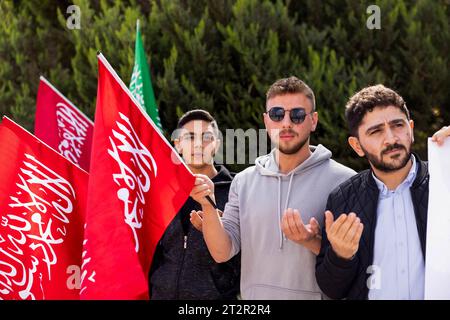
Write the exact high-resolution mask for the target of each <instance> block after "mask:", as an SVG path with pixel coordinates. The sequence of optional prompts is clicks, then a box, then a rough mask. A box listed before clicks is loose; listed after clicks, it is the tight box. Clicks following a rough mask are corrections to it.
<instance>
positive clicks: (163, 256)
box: [149, 166, 240, 300]
mask: <svg viewBox="0 0 450 320" xmlns="http://www.w3.org/2000/svg"><path fill="white" fill-rule="evenodd" d="M216 169H217V171H218V174H217V175H216V176H215V177H214V178H213V179H212V181H213V182H214V189H215V191H214V194H215V198H216V204H217V207H218V208H219V209H220V210H222V211H223V210H224V207H225V204H226V203H227V201H228V192H229V189H230V185H231V181H232V179H233V175H232V174H231V173H230V172H229V171H228V170H227V169H226V168H225V167H224V166H216ZM192 210H201V206H200V205H199V204H198V203H197V202H196V201H194V200H193V199H192V198H191V197H189V198H188V200H187V201H186V203H185V204H184V205H183V207H182V208H181V209H180V211H179V212H178V214H177V215H176V216H175V218H174V219H173V220H172V222H171V223H170V224H169V226H168V227H167V229H166V231H165V233H164V235H163V236H162V238H161V241H160V242H159V244H158V246H157V248H156V252H155V255H154V258H153V263H152V267H151V271H150V277H149V282H150V283H149V290H150V297H151V299H163V300H172V299H177V300H178V299H179V300H187V299H198V300H209V299H211V300H218V299H219V300H223V299H236V296H237V294H238V293H239V284H240V282H239V281H240V255H237V256H235V257H233V258H232V259H231V260H230V261H228V262H226V263H220V264H219V263H216V262H215V261H214V259H213V258H212V257H211V255H210V254H209V251H208V248H207V246H206V243H205V241H204V240H203V234H202V233H201V232H199V231H198V230H197V229H195V228H194V226H193V225H192V224H191V223H190V220H189V216H190V213H191V211H192Z"/></svg>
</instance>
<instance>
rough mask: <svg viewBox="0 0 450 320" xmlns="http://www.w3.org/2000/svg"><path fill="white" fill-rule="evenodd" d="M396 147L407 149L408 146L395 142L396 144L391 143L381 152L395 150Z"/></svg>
mask: <svg viewBox="0 0 450 320" xmlns="http://www.w3.org/2000/svg"><path fill="white" fill-rule="evenodd" d="M395 149H404V150H406V147H405V146H404V145H402V144H399V143H394V144H391V145H390V146H387V147H386V149H384V150H383V151H382V152H381V154H386V153H388V152H389V151H392V150H395Z"/></svg>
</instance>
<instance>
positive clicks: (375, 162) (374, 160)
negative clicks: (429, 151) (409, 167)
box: [361, 143, 411, 173]
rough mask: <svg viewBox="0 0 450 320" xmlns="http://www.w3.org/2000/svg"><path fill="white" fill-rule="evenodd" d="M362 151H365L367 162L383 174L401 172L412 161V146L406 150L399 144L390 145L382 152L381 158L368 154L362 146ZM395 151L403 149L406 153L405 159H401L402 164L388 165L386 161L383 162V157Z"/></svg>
mask: <svg viewBox="0 0 450 320" xmlns="http://www.w3.org/2000/svg"><path fill="white" fill-rule="evenodd" d="M361 148H362V150H363V151H364V153H365V155H366V158H367V160H368V161H369V162H370V164H371V165H372V166H373V167H374V168H375V169H377V170H380V171H382V172H386V173H389V172H394V171H397V170H400V169H402V168H404V167H405V166H406V164H407V163H408V161H409V160H410V159H411V145H410V146H409V148H406V147H405V146H404V145H402V144H399V143H395V144H393V145H390V146H388V147H386V148H385V149H384V150H383V151H381V153H380V156H379V157H377V156H376V155H374V154H372V153H369V152H367V151H366V150H365V149H364V148H363V147H362V146H361ZM393 149H403V150H405V151H406V154H405V156H404V157H403V158H401V159H400V163H398V164H395V163H393V164H391V163H386V162H385V161H383V160H382V159H383V155H384V154H385V153H386V152H388V151H390V150H393Z"/></svg>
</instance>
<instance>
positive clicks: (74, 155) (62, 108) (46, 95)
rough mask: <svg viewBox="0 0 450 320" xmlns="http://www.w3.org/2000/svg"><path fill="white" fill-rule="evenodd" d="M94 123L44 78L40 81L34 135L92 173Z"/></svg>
mask: <svg viewBox="0 0 450 320" xmlns="http://www.w3.org/2000/svg"><path fill="white" fill-rule="evenodd" d="M93 130H94V124H93V122H92V121H91V120H90V119H89V118H88V117H86V116H85V115H84V114H83V113H82V112H81V111H80V110H79V109H78V108H77V107H76V106H75V105H74V104H73V103H72V102H70V101H69V100H68V99H67V98H66V97H64V96H63V95H62V94H61V93H60V92H59V91H58V90H57V89H56V88H55V87H54V86H52V85H51V83H50V82H48V81H47V80H46V79H45V78H44V77H41V78H40V82H39V89H38V95H37V103H36V119H35V124H34V134H35V135H36V137H38V138H39V139H41V140H42V141H44V142H45V143H47V144H48V145H49V146H50V147H52V148H53V149H55V150H57V151H59V152H60V153H61V154H62V155H63V156H65V157H66V158H68V159H69V160H71V161H72V162H74V163H76V164H78V165H79V166H80V167H82V168H83V169H85V170H87V171H89V162H90V158H91V144H92V133H93Z"/></svg>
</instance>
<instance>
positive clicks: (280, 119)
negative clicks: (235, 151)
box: [191, 77, 355, 299]
mask: <svg viewBox="0 0 450 320" xmlns="http://www.w3.org/2000/svg"><path fill="white" fill-rule="evenodd" d="M264 123H265V126H266V130H267V132H268V134H269V136H270V139H271V140H272V141H273V142H274V143H275V145H276V148H275V149H274V150H272V151H271V153H269V154H268V155H265V156H262V157H259V158H257V159H256V161H255V166H252V167H249V168H247V169H245V170H244V171H242V172H240V173H239V174H237V175H236V177H235V179H234V180H233V182H232V184H231V187H230V193H229V198H228V203H227V204H226V206H225V210H224V213H223V217H222V218H220V215H219V213H218V212H217V210H216V209H214V207H213V206H212V205H211V204H210V202H209V201H207V200H206V198H205V196H210V197H211V198H213V200H214V185H213V184H212V182H211V181H210V180H209V179H208V177H206V176H202V175H198V176H197V179H196V186H195V187H194V189H193V191H192V193H191V197H192V198H194V199H195V200H196V201H197V202H199V203H200V204H201V205H202V212H193V213H192V214H191V221H192V223H193V224H194V225H197V226H199V225H201V227H202V229H203V235H204V238H205V241H206V244H207V246H208V249H209V251H210V253H211V256H212V257H213V258H214V260H215V261H217V262H225V261H228V260H229V259H231V258H232V257H233V256H235V255H236V254H237V253H238V252H241V296H242V298H243V299H322V298H323V294H322V293H321V291H320V289H319V287H318V285H317V283H316V279H315V262H316V255H317V254H318V253H319V251H320V234H319V226H322V225H323V217H324V211H325V207H326V201H327V198H328V195H329V194H330V192H331V191H332V190H333V189H334V188H335V187H337V186H338V185H339V184H340V183H342V182H344V181H345V180H347V179H348V178H350V177H351V176H353V175H354V174H355V172H354V171H353V170H351V169H349V168H347V167H345V166H343V165H341V164H339V163H337V162H335V161H334V160H332V159H331V152H330V151H329V150H328V149H326V148H325V147H324V146H322V145H318V146H310V145H309V141H310V134H311V132H314V131H315V129H316V127H317V123H318V114H317V112H316V111H315V98H314V93H313V91H312V90H311V89H310V88H309V87H308V86H307V85H306V84H305V83H304V82H303V81H301V80H299V79H298V78H296V77H290V78H285V79H280V80H278V81H276V82H275V83H274V84H273V85H272V86H271V87H270V88H269V90H268V91H267V95H266V112H265V113H264Z"/></svg>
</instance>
